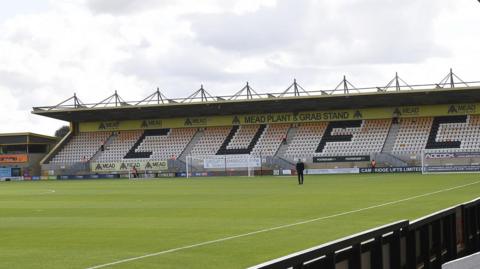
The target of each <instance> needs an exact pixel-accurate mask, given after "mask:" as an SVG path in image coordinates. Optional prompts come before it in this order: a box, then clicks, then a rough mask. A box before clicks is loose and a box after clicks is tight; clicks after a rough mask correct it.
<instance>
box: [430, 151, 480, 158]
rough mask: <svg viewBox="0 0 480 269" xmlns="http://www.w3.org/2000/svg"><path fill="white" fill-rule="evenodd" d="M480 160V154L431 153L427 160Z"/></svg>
mask: <svg viewBox="0 0 480 269" xmlns="http://www.w3.org/2000/svg"><path fill="white" fill-rule="evenodd" d="M454 158H480V152H431V153H425V159H454Z"/></svg>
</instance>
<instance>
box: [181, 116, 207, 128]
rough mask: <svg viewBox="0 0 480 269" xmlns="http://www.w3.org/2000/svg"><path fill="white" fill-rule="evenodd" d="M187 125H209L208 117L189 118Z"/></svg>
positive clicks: (186, 121)
mask: <svg viewBox="0 0 480 269" xmlns="http://www.w3.org/2000/svg"><path fill="white" fill-rule="evenodd" d="M184 125H185V126H204V125H207V118H187V119H186V120H185V124H184Z"/></svg>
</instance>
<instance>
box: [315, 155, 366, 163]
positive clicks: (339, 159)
mask: <svg viewBox="0 0 480 269" xmlns="http://www.w3.org/2000/svg"><path fill="white" fill-rule="evenodd" d="M368 161H370V156H369V155H364V156H322V157H313V162H314V163H337V162H368Z"/></svg>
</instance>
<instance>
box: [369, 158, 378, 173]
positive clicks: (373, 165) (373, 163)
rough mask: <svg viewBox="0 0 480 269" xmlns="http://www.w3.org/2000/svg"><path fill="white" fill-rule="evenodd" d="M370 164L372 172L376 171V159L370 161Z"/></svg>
mask: <svg viewBox="0 0 480 269" xmlns="http://www.w3.org/2000/svg"><path fill="white" fill-rule="evenodd" d="M370 166H371V170H370V172H372V173H375V166H377V162H376V161H375V160H372V162H371V163H370Z"/></svg>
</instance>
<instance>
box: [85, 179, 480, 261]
mask: <svg viewBox="0 0 480 269" xmlns="http://www.w3.org/2000/svg"><path fill="white" fill-rule="evenodd" d="M478 183H480V180H479V181H475V182H472V183H468V184H464V185H460V186H456V187H452V188H447V189H443V190H438V191H434V192H429V193H424V194H420V195H416V196H412V197H408V198H404V199H400V200H397V201H392V202H387V203H383V204H379V205H373V206H369V207H364V208H360V209H355V210H351V211H346V212H342V213H337V214H333V215H329V216H324V217H319V218H314V219H309V220H304V221H300V222H295V223H290V224H286V225H282V226H277V227H272V228H267V229H263V230H258V231H253V232H249V233H244V234H239V235H233V236H229V237H224V238H219V239H215V240H210V241H205V242H201V243H197V244H193V245H189V246H183V247H178V248H172V249H168V250H164V251H159V252H155V253H150V254H145V255H142V256H137V257H132V258H127V259H123V260H118V261H114V262H110V263H105V264H100V265H95V266H92V267H88V268H86V269H98V268H105V267H108V266H112V265H116V264H121V263H126V262H131V261H136V260H141V259H145V258H149V257H154V256H160V255H163V254H168V253H172V252H177V251H180V250H184V249H190V248H195V247H201V246H205V245H210V244H214V243H218V242H223V241H228V240H232V239H236V238H240V237H246V236H250V235H255V234H260V233H265V232H270V231H275V230H280V229H284V228H289V227H293V226H297V225H302V224H307V223H311V222H315V221H319V220H325V219H331V218H336V217H340V216H345V215H349V214H353V213H358V212H362V211H366V210H370V209H374V208H379V207H384V206H388V205H394V204H398V203H402V202H406V201H410V200H414V199H417V198H422V197H426V196H430V195H435V194H438V193H442V192H447V191H452V190H456V189H461V188H465V187H468V186H471V185H475V184H478Z"/></svg>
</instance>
